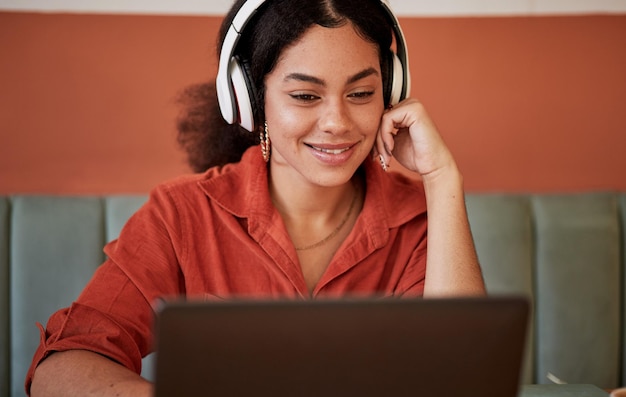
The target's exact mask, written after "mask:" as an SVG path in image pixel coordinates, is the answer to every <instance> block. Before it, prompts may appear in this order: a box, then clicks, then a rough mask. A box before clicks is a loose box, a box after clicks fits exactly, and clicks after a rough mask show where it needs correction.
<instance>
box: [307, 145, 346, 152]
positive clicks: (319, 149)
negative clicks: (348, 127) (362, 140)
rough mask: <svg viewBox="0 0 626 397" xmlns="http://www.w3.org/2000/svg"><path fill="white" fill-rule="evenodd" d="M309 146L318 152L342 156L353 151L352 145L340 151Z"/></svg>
mask: <svg viewBox="0 0 626 397" xmlns="http://www.w3.org/2000/svg"><path fill="white" fill-rule="evenodd" d="M307 146H308V147H310V148H311V149H314V150H317V151H318V152H322V153H328V154H341V153H344V152H347V151H348V150H350V149H352V145H350V146H347V147H344V148H340V149H328V148H322V147H318V146H313V145H308V144H307Z"/></svg>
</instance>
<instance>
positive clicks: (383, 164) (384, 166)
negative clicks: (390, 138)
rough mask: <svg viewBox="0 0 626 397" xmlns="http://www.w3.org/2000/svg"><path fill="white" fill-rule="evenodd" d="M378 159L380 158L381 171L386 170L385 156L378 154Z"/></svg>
mask: <svg viewBox="0 0 626 397" xmlns="http://www.w3.org/2000/svg"><path fill="white" fill-rule="evenodd" d="M378 160H380V166H381V167H383V171H385V172H387V168H388V166H387V163H385V158H384V157H383V155H382V154H379V155H378Z"/></svg>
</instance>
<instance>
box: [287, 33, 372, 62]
mask: <svg viewBox="0 0 626 397" xmlns="http://www.w3.org/2000/svg"><path fill="white" fill-rule="evenodd" d="M379 63H380V59H379V53H378V46H377V45H376V44H374V43H372V42H370V41H367V40H365V39H364V38H363V37H362V36H361V35H359V34H358V33H357V31H356V30H355V29H354V27H353V26H352V25H351V24H345V25H343V26H341V27H337V28H326V27H322V26H319V25H313V26H312V27H310V28H309V29H308V30H307V31H306V32H305V33H304V34H303V35H302V37H300V39H298V40H297V41H296V42H294V43H293V44H292V45H290V46H288V47H286V48H285V49H284V50H283V52H282V54H281V55H280V57H279V59H278V63H277V68H281V67H287V66H291V67H299V68H304V69H309V68H311V69H313V68H322V69H323V68H324V67H325V66H326V67H330V68H339V67H342V66H348V65H350V64H351V65H353V66H354V68H355V69H363V68H364V67H365V66H367V67H374V68H376V69H378V68H379V67H380V65H379Z"/></svg>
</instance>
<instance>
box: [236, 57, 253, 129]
mask: <svg viewBox="0 0 626 397" xmlns="http://www.w3.org/2000/svg"><path fill="white" fill-rule="evenodd" d="M230 69H231V73H230V78H231V82H232V84H233V91H234V98H233V101H234V102H235V104H236V108H237V110H238V113H239V125H241V126H242V127H243V128H245V129H246V130H248V131H250V132H253V131H254V130H255V127H256V125H255V117H254V115H255V114H256V111H257V109H258V108H257V107H256V90H255V89H254V84H252V79H251V78H250V72H249V67H248V63H247V62H245V61H242V60H240V59H239V58H237V57H233V59H232V60H231V68H230Z"/></svg>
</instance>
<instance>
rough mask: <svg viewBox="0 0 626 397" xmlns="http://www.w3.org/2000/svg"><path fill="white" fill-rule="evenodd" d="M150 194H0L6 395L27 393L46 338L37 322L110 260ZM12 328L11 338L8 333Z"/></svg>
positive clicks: (0, 376)
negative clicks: (111, 245)
mask: <svg viewBox="0 0 626 397" xmlns="http://www.w3.org/2000/svg"><path fill="white" fill-rule="evenodd" d="M145 200H146V197H145V196H110V197H59V196H15V197H10V198H1V199H0V203H2V204H0V217H1V218H0V224H1V225H3V226H0V227H3V228H4V229H0V238H1V240H0V266H1V270H0V272H1V274H2V275H3V277H2V279H3V283H4V285H3V286H2V300H0V304H1V305H2V306H1V307H2V310H1V312H0V329H1V330H2V331H0V335H3V340H2V342H0V343H2V345H0V346H1V347H2V350H0V352H1V353H2V357H0V369H2V372H1V373H0V385H2V387H3V388H5V390H0V396H23V395H24V386H23V384H24V377H25V375H26V371H27V369H28V366H29V365H30V361H31V359H32V356H33V353H34V351H35V349H36V347H37V344H38V343H39V340H40V336H39V330H38V328H37V327H35V323H36V322H39V323H42V324H43V325H45V323H46V321H47V319H48V317H49V316H50V315H51V314H52V313H53V312H55V311H56V310H58V309H59V308H61V307H66V306H68V305H69V304H70V303H71V302H72V301H73V300H74V299H76V297H78V295H79V293H80V291H81V290H82V289H83V287H84V286H85V284H86V283H87V282H88V281H89V279H90V278H91V276H92V274H93V272H94V270H95V269H96V267H97V266H99V265H100V264H101V263H102V262H103V261H104V254H103V252H102V248H103V246H104V244H105V243H106V242H107V241H109V240H111V239H112V238H114V236H116V235H117V234H118V233H119V231H120V229H121V226H122V225H123V223H124V222H125V221H126V219H127V218H128V217H129V216H130V215H131V214H132V213H133V212H134V211H136V210H137V209H138V208H139V206H140V205H141V204H142V203H143V202H144V201H145ZM4 336H6V340H4V339H5V338H4Z"/></svg>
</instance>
